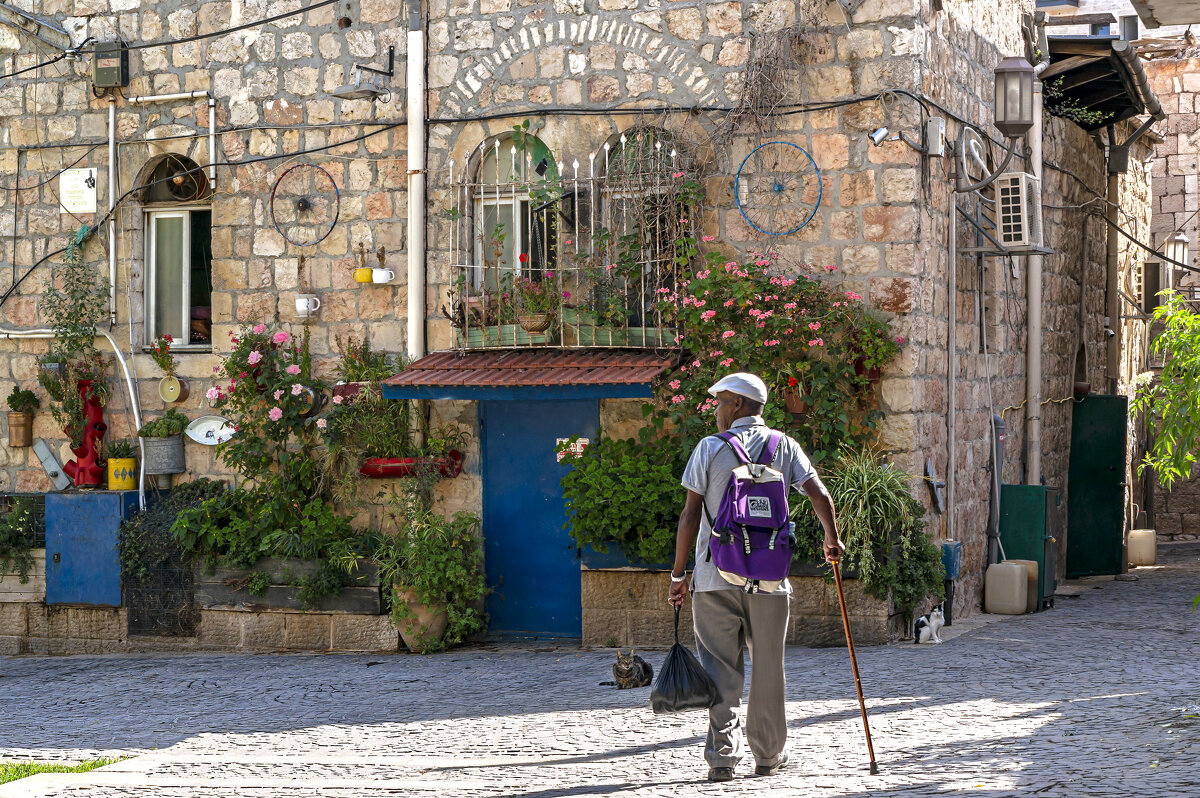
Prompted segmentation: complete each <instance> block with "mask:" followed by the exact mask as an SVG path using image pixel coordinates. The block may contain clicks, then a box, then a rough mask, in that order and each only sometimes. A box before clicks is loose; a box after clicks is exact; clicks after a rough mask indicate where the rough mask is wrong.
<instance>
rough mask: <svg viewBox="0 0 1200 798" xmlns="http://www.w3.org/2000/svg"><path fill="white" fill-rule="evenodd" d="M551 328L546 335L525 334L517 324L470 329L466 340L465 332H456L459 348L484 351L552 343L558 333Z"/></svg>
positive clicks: (554, 328)
mask: <svg viewBox="0 0 1200 798" xmlns="http://www.w3.org/2000/svg"><path fill="white" fill-rule="evenodd" d="M556 330H557V328H556V327H553V326H552V327H551V328H550V329H549V330H547V331H546V332H545V333H539V334H537V335H533V334H530V333H527V332H525V331H524V330H522V329H521V327H520V326H519V325H516V324H493V325H491V326H488V327H469V328H467V334H466V337H465V339H464V337H463V331H462V330H456V331H455V340H456V342H457V344H458V345H459V346H463V345H464V344H465V346H466V348H467V349H483V348H486V347H504V346H533V345H536V344H547V343H549V342H550V334H551V333H553V332H556Z"/></svg>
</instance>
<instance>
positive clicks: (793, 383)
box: [788, 377, 800, 388]
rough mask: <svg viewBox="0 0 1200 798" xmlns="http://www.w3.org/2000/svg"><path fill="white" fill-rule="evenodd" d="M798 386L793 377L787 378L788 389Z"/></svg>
mask: <svg viewBox="0 0 1200 798" xmlns="http://www.w3.org/2000/svg"><path fill="white" fill-rule="evenodd" d="M799 384H800V381H799V380H798V379H796V378H795V377H788V387H789V388H795V387H796V386H797V385H799Z"/></svg>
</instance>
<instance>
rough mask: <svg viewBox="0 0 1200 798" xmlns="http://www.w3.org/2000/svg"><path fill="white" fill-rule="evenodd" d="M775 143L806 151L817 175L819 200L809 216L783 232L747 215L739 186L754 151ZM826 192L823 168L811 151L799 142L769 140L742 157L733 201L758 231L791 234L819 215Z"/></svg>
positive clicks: (767, 233) (806, 155)
mask: <svg viewBox="0 0 1200 798" xmlns="http://www.w3.org/2000/svg"><path fill="white" fill-rule="evenodd" d="M773 144H779V145H782V146H784V147H794V148H795V149H797V150H800V152H802V153H804V157H806V158H808V162H809V163H810V164H812V168H813V172H815V173H816V175H817V201H816V202H814V203H813V208H812V210H811V211H809V213H808V216H806V217H804V221H803V222H801V223H800V224H798V225H796V226H795V227H793V228H792V229H791V230H785V231H783V232H774V231H771V230H764V229H762V228H761V227H759V226H758V225H757V224H755V223H754V220H753V219H751V218H750V217H749V216H747V215H746V209H745V208H743V207H742V198H741V196H740V193H739V191H738V188H739V186H741V183H742V169H744V168H745V167H746V162H747V161H749V160H750V159H751V158H752V157H754V153H756V152H758V151H759V150H761V149H762V148H763V147H770V146H771V145H773ZM824 192H825V187H824V185H822V183H821V170H820V169H819V168H818V167H817V162H816V161H815V160H813V157H812V155H811V154H810V153H809V151H808V150H806V149H804V148H803V147H801V146H800V145H799V144H793V143H792V142H790V141H767V142H764V143H762V144H759V145H758V146H757V147H755V148H754V149H752V150H750V152H749V154H747V155H746V157H745V158H743V159H742V162H741V164H739V165H738V170H737V176H736V177H734V179H733V201H734V202H736V203H737V208H738V213H740V214H741V215H742V218H743V219H745V220H746V224H748V225H750V226H751V227H753V228H754V229H755V230H757V231H758V232H760V233H762V234H763V235H767V236H787V235H791V234H792V233H794V232H796V231H797V230H800V229H801V228H803V227H804V225H806V224H808V223H809V222H811V221H812V218H813V217H814V216H816V215H817V208H819V207H821V196H822V195H823V194H824Z"/></svg>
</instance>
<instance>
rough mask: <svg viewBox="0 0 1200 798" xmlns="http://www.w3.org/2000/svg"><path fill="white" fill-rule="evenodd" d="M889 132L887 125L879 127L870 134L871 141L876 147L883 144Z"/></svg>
mask: <svg viewBox="0 0 1200 798" xmlns="http://www.w3.org/2000/svg"><path fill="white" fill-rule="evenodd" d="M889 132H890V131H889V130H888V129H887V128H886V127H881V128H877V129H876V130H874V131H873V132H872V133H871V135H870V139H871V143H872V144H874V145H875V146H876V147H878V146H879V145H880V144H883V142H884V141H885V140H886V139H887V136H888V133H889Z"/></svg>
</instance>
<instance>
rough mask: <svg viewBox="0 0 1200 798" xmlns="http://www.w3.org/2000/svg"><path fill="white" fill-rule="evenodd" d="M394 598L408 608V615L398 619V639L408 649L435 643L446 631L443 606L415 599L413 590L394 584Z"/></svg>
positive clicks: (416, 649) (445, 617)
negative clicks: (423, 602)
mask: <svg viewBox="0 0 1200 798" xmlns="http://www.w3.org/2000/svg"><path fill="white" fill-rule="evenodd" d="M395 591H396V598H395V600H396V601H398V602H400V603H401V604H403V605H404V606H405V607H407V608H408V609H409V612H410V614H409V616H408V617H407V618H405V619H404V620H402V621H400V623H399V624H398V628H399V629H400V639H401V640H403V641H404V645H406V646H408V649H409V651H419V650H420V649H421V648H423V647H424V645H428V644H429V643H436V642H438V641H439V640H441V639H442V635H444V634H445V633H446V623H447V622H448V620H449V618H448V617H447V615H446V608H445V607H444V606H430V605H428V604H422V603H421V602H419V601H418V600H417V595H416V593H415V592H414V591H412V590H410V589H408V588H406V587H402V586H400V585H396V587H395Z"/></svg>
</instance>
